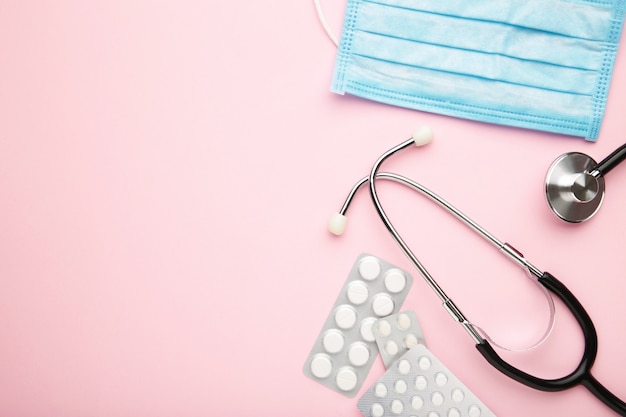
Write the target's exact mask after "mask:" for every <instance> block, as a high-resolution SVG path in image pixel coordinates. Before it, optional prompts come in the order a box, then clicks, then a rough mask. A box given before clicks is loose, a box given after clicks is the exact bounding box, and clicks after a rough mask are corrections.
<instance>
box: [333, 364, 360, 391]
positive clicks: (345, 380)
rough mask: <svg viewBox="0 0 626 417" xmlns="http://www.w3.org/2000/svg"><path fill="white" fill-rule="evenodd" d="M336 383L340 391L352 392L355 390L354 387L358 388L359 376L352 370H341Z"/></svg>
mask: <svg viewBox="0 0 626 417" xmlns="http://www.w3.org/2000/svg"><path fill="white" fill-rule="evenodd" d="M335 383H336V384H337V387H338V388H339V389H340V390H342V391H350V390H351V389H354V387H356V383H357V375H356V373H355V372H354V371H353V370H352V369H350V368H343V369H340V370H339V372H337V377H336V378H335Z"/></svg>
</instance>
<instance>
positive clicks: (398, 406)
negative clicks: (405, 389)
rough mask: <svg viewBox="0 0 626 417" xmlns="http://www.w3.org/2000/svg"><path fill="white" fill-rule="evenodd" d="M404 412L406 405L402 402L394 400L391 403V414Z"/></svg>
mask: <svg viewBox="0 0 626 417" xmlns="http://www.w3.org/2000/svg"><path fill="white" fill-rule="evenodd" d="M402 411H404V404H402V401H400V400H393V401H392V402H391V412H392V413H394V414H401V413H402Z"/></svg>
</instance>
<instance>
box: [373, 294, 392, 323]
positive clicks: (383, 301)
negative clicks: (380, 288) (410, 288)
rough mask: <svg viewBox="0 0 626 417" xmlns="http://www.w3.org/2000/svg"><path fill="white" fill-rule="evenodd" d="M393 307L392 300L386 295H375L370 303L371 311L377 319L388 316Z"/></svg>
mask: <svg viewBox="0 0 626 417" xmlns="http://www.w3.org/2000/svg"><path fill="white" fill-rule="evenodd" d="M394 307H395V305H394V303H393V300H392V299H391V297H389V296H388V295H387V294H377V295H376V296H375V297H374V301H373V302H372V309H373V310H374V314H376V315H377V316H378V317H385V316H388V315H390V314H391V313H392V312H393V309H394Z"/></svg>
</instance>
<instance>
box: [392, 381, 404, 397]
mask: <svg viewBox="0 0 626 417" xmlns="http://www.w3.org/2000/svg"><path fill="white" fill-rule="evenodd" d="M393 386H394V388H395V389H396V392H397V393H398V394H404V393H405V392H406V390H407V388H408V386H407V384H406V381H405V380H404V379H398V380H397V381H396V383H395V384H394V385H393Z"/></svg>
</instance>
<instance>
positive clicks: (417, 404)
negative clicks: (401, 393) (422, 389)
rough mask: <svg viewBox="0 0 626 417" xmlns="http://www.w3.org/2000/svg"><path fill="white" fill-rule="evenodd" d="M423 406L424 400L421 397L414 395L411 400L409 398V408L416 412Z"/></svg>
mask: <svg viewBox="0 0 626 417" xmlns="http://www.w3.org/2000/svg"><path fill="white" fill-rule="evenodd" d="M423 406H424V399H423V398H422V397H420V396H419V395H416V396H414V397H413V398H411V407H413V408H414V409H416V410H420V409H421V408H422V407H423Z"/></svg>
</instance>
